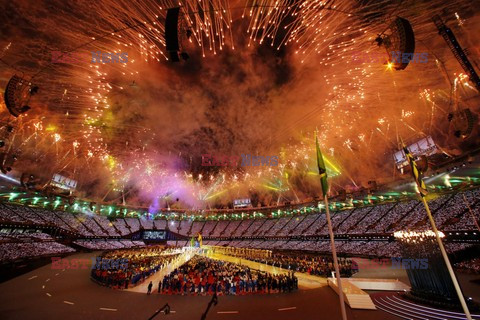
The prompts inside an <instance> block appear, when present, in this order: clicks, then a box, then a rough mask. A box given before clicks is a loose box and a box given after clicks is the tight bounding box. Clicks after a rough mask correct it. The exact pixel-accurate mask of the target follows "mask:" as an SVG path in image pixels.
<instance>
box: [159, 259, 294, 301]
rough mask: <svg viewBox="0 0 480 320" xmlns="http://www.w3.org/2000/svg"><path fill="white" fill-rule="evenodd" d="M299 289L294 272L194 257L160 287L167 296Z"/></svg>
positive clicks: (272, 291)
mask: <svg viewBox="0 0 480 320" xmlns="http://www.w3.org/2000/svg"><path fill="white" fill-rule="evenodd" d="M297 288H298V280H297V278H296V277H295V275H294V274H293V273H289V274H288V275H285V274H282V275H272V274H270V273H267V272H261V271H257V270H252V269H250V268H248V267H246V266H243V265H239V264H234V263H230V262H225V261H219V260H213V259H209V258H205V257H200V256H194V257H193V258H192V259H190V260H189V261H188V262H186V263H185V264H183V265H182V266H180V267H179V268H177V269H175V270H174V271H173V272H171V273H170V274H168V275H165V276H164V278H163V280H162V281H161V283H159V286H158V292H159V293H163V294H182V295H187V294H203V295H205V294H213V293H215V292H217V294H218V295H243V294H252V293H277V292H291V291H292V290H295V289H297Z"/></svg>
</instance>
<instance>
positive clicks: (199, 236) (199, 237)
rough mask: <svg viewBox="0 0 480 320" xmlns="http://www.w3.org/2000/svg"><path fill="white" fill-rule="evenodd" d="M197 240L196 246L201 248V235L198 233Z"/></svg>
mask: <svg viewBox="0 0 480 320" xmlns="http://www.w3.org/2000/svg"><path fill="white" fill-rule="evenodd" d="M197 240H198V246H199V247H201V246H202V234H201V233H200V232H199V233H198V238H197Z"/></svg>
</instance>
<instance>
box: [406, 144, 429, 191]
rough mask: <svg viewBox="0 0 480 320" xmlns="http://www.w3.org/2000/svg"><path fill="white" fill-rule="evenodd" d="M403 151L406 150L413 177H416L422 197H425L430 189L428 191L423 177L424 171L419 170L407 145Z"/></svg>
mask: <svg viewBox="0 0 480 320" xmlns="http://www.w3.org/2000/svg"><path fill="white" fill-rule="evenodd" d="M403 152H405V156H406V157H407V160H408V163H410V168H411V170H412V175H413V179H415V182H416V184H417V186H418V191H419V192H420V195H421V196H422V197H425V196H426V195H427V194H428V191H427V186H426V185H425V182H424V181H423V179H422V178H423V177H422V172H421V171H420V170H418V167H417V164H416V163H415V160H414V159H413V156H412V154H411V153H410V151H408V148H407V147H405V146H404V147H403Z"/></svg>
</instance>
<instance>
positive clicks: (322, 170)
mask: <svg viewBox="0 0 480 320" xmlns="http://www.w3.org/2000/svg"><path fill="white" fill-rule="evenodd" d="M315 143H316V145H317V165H318V174H319V175H320V184H321V185H322V191H323V196H324V197H326V196H327V193H328V182H327V168H326V167H325V162H324V161H323V156H322V151H320V145H319V144H318V136H317V133H316V132H315Z"/></svg>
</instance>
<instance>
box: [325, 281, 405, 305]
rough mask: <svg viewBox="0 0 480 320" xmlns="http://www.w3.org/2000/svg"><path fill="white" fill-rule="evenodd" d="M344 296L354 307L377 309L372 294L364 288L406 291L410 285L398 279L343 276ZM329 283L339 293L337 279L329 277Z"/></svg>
mask: <svg viewBox="0 0 480 320" xmlns="http://www.w3.org/2000/svg"><path fill="white" fill-rule="evenodd" d="M341 281H342V286H343V288H342V289H343V296H344V298H345V302H346V303H347V304H348V305H349V306H350V308H352V309H369V310H374V309H376V307H375V305H374V303H373V301H372V299H371V298H370V295H369V294H368V293H367V292H365V291H363V290H374V291H406V290H409V289H410V287H409V286H407V285H406V284H405V283H403V282H401V281H398V280H396V279H362V278H343V279H341ZM328 285H329V286H330V288H332V289H333V291H335V292H336V293H337V294H338V287H337V279H335V278H328Z"/></svg>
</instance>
